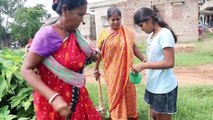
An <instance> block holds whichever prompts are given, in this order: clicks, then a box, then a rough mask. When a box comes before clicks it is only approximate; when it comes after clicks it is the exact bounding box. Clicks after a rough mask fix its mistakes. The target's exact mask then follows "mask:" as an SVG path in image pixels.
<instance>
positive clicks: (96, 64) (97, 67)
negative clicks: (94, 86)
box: [94, 54, 101, 80]
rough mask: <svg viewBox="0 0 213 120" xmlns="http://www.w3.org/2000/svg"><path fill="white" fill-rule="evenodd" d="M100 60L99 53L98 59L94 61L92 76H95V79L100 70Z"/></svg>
mask: <svg viewBox="0 0 213 120" xmlns="http://www.w3.org/2000/svg"><path fill="white" fill-rule="evenodd" d="M100 62H101V54H98V59H97V61H96V62H95V67H94V76H95V79H96V80H98V79H99V77H100V75H101V74H100V72H99V64H100Z"/></svg>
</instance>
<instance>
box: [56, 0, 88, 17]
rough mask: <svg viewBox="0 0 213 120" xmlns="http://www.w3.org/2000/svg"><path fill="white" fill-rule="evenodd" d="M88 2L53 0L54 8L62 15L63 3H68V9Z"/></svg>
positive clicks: (80, 0)
mask: <svg viewBox="0 0 213 120" xmlns="http://www.w3.org/2000/svg"><path fill="white" fill-rule="evenodd" d="M86 4H87V0H53V5H52V9H53V10H54V11H56V12H57V13H58V14H59V15H61V14H62V6H63V5H67V7H68V10H72V9H75V8H77V7H79V6H81V5H86Z"/></svg>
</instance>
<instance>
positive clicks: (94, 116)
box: [34, 34, 101, 120]
mask: <svg viewBox="0 0 213 120" xmlns="http://www.w3.org/2000/svg"><path fill="white" fill-rule="evenodd" d="M52 56H53V57H54V58H55V59H56V60H57V61H58V62H59V63H60V64H61V65H63V66H65V67H66V68H68V69H70V70H72V71H75V72H78V71H80V70H81V69H83V65H84V63H85V60H86V55H85V54H84V53H83V52H82V51H81V50H80V48H79V46H78V45H77V43H76V37H75V35H74V34H72V35H71V36H70V38H69V39H67V40H66V41H65V42H64V43H63V45H62V46H61V47H60V48H59V49H58V50H57V51H56V52H55V53H54V54H53V55H52ZM38 69H39V74H40V76H41V79H42V81H43V82H44V83H45V84H46V85H47V86H49V87H50V88H51V89H53V90H54V91H55V92H58V93H60V95H61V96H62V97H63V99H64V100H65V101H66V102H67V103H68V104H70V101H71V99H72V86H71V85H69V84H67V83H65V82H63V81H62V80H60V79H59V78H58V77H57V76H55V75H54V74H53V73H52V72H50V71H49V70H48V69H47V68H46V67H45V66H44V65H41V66H40V67H39V68H38ZM34 108H35V112H36V119H37V120H65V118H64V117H61V116H60V115H59V114H58V113H57V112H56V111H54V109H53V108H52V106H51V105H50V104H48V101H47V100H46V99H45V98H44V97H43V96H41V95H40V94H39V93H38V92H36V91H35V92H34ZM70 119H71V120H101V116H100V115H99V113H98V112H97V111H96V109H95V107H94V106H93V104H92V101H91V100H90V98H89V95H88V92H87V89H86V88H85V87H84V86H83V87H82V88H80V93H79V97H78V102H77V104H76V107H75V111H74V112H73V113H72V116H71V118H70Z"/></svg>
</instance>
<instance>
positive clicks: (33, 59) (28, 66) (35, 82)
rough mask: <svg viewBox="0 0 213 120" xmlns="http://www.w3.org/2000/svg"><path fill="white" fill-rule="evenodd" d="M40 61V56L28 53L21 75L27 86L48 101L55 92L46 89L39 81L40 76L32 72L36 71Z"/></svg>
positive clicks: (41, 59)
mask: <svg viewBox="0 0 213 120" xmlns="http://www.w3.org/2000/svg"><path fill="white" fill-rule="evenodd" d="M42 61H43V58H42V57H41V56H39V55H37V54H36V53H33V52H31V51H29V53H28V54H27V56H26V58H25V60H24V63H23V65H22V68H21V73H22V75H23V77H24V79H25V80H26V81H27V82H28V84H29V85H30V86H32V87H33V89H35V90H36V91H38V92H39V93H40V94H41V95H42V96H44V97H45V98H46V99H47V100H48V99H49V98H50V97H51V96H52V95H53V94H54V93H55V92H54V91H53V90H51V89H50V88H49V87H47V86H46V85H45V84H44V83H43V82H42V81H41V78H40V76H39V75H38V74H36V73H35V72H34V69H36V68H37V67H38V66H39V65H40V64H41V63H42Z"/></svg>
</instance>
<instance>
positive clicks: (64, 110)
mask: <svg viewBox="0 0 213 120" xmlns="http://www.w3.org/2000/svg"><path fill="white" fill-rule="evenodd" d="M52 106H53V108H54V110H56V111H57V112H58V113H59V114H60V116H62V117H68V116H69V114H71V110H70V106H69V105H68V104H67V103H66V102H65V101H64V100H63V98H62V97H61V96H57V97H56V98H55V99H54V100H53V102H52Z"/></svg>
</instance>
